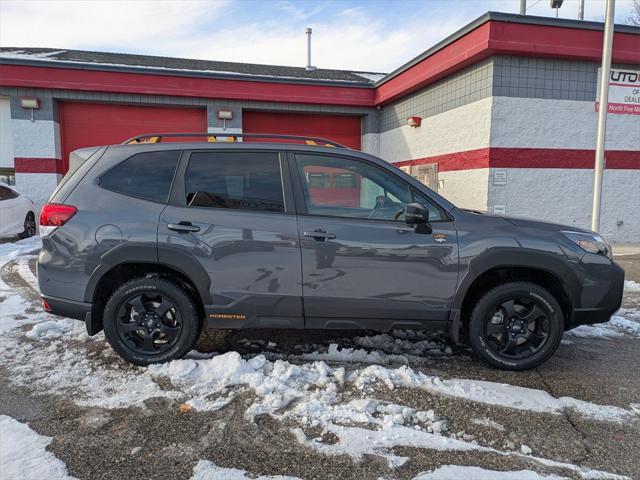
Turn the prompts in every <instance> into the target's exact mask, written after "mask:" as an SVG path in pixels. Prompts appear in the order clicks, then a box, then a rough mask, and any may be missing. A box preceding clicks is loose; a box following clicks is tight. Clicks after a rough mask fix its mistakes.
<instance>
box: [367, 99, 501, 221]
mask: <svg viewBox="0 0 640 480" xmlns="http://www.w3.org/2000/svg"><path fill="white" fill-rule="evenodd" d="M491 108H492V102H491V98H484V99H482V100H478V101H476V102H473V103H469V104H467V105H463V106H460V107H458V108H454V109H451V110H448V111H446V112H443V113H440V114H438V115H434V116H433V117H428V118H423V119H422V124H421V125H420V126H419V127H409V126H408V125H404V126H402V127H399V128H395V129H393V130H388V131H386V132H382V133H381V134H380V146H379V149H380V157H381V158H382V159H384V160H386V161H388V162H391V163H395V162H401V161H405V160H413V159H418V158H425V157H432V156H437V155H445V154H448V153H458V152H461V151H468V150H478V149H482V148H486V147H488V146H489V138H490V131H491ZM488 176H489V170H488V169H487V168H484V169H472V170H449V171H439V172H438V180H439V188H438V193H440V194H441V195H443V196H444V197H445V198H447V199H448V200H450V201H451V202H453V203H454V204H456V205H458V206H460V207H463V208H470V209H474V210H486V209H487V206H488Z"/></svg>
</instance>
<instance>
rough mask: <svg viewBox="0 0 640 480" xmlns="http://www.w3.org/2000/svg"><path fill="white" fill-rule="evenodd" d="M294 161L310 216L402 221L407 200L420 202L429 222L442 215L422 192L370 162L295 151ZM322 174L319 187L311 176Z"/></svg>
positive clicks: (440, 218) (441, 218) (316, 176)
mask: <svg viewBox="0 0 640 480" xmlns="http://www.w3.org/2000/svg"><path fill="white" fill-rule="evenodd" d="M296 163H297V166H298V172H299V175H300V179H301V181H302V189H303V193H304V197H305V203H306V206H307V213H308V214H310V215H325V216H332V217H350V218H370V219H376V220H404V208H405V206H406V205H407V204H408V203H411V202H419V203H422V204H423V205H424V206H425V207H427V209H428V210H429V221H441V220H443V219H444V215H443V214H442V213H441V211H440V209H438V208H437V207H436V206H435V205H434V204H433V203H432V202H431V201H430V200H429V199H427V198H426V197H425V196H424V195H421V194H419V193H418V192H416V191H414V190H413V189H412V188H410V186H409V185H408V184H406V183H404V182H403V181H402V180H400V179H399V178H397V177H396V176H394V175H393V174H391V173H390V172H387V171H385V170H384V169H382V168H378V167H376V166H374V165H371V164H369V163H366V162H363V161H359V160H355V159H348V158H341V157H332V156H325V155H308V154H297V155H296ZM320 175H324V176H325V177H326V178H329V179H330V181H328V182H326V183H325V184H324V185H323V187H322V188H320V186H319V185H318V183H319V182H317V181H315V180H314V179H316V178H319V176H320Z"/></svg>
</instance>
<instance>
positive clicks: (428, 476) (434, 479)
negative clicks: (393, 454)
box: [413, 465, 566, 480]
mask: <svg viewBox="0 0 640 480" xmlns="http://www.w3.org/2000/svg"><path fill="white" fill-rule="evenodd" d="M465 478H469V479H470V478H473V479H476V480H513V479H514V478H517V479H519V480H560V479H564V478H566V477H558V476H556V475H540V474H539V473H536V472H534V471H532V470H518V471H508V472H499V471H496V470H485V469H484V468H480V467H469V466H463V465H443V466H442V467H439V468H436V469H435V470H433V471H431V472H424V473H421V474H420V475H418V476H417V477H414V478H413V480H461V479H465Z"/></svg>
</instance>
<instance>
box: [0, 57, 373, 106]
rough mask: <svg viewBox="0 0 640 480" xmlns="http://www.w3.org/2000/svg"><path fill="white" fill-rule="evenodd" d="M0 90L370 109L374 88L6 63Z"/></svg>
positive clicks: (0, 76)
mask: <svg viewBox="0 0 640 480" xmlns="http://www.w3.org/2000/svg"><path fill="white" fill-rule="evenodd" d="M0 86H4V87H32V88H52V89H62V90H82V91H92V92H111V93H135V94H146V95H175V96H180V97H204V98H220V99H226V100H258V101H266V102H290V103H314V104H327V105H349V106H373V96H374V90H373V89H372V88H357V87H353V86H349V87H339V86H332V85H326V86H323V85H302V84H294V83H282V82H274V83H268V82H256V81H246V80H224V79H213V78H199V77H183V76H176V75H160V74H153V75H152V74H147V73H144V74H142V73H127V72H106V71H97V70H81V69H71V68H52V67H35V66H26V65H9V64H5V65H2V68H0Z"/></svg>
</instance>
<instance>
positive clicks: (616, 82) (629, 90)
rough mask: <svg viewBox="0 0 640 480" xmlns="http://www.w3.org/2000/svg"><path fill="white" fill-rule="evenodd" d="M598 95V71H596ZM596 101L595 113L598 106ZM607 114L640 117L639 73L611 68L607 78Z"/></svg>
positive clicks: (597, 100) (598, 90) (598, 102)
mask: <svg viewBox="0 0 640 480" xmlns="http://www.w3.org/2000/svg"><path fill="white" fill-rule="evenodd" d="M597 92H598V95H599V93H600V70H598V88H597ZM599 100H600V98H597V99H596V111H598V107H599V104H600V101H599ZM609 113H619V114H627V115H640V71H634V70H621V69H618V68H612V69H611V74H610V76H609Z"/></svg>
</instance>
